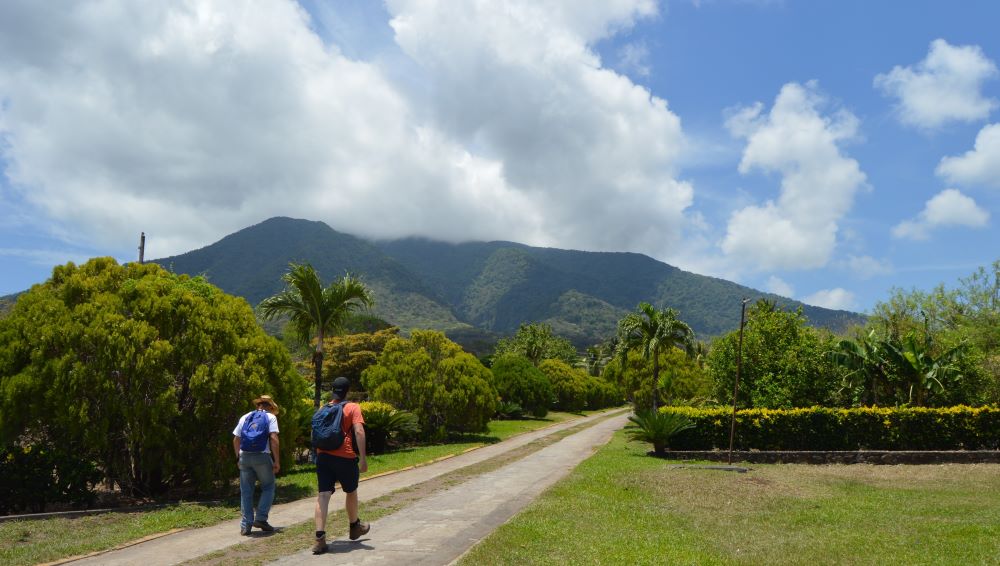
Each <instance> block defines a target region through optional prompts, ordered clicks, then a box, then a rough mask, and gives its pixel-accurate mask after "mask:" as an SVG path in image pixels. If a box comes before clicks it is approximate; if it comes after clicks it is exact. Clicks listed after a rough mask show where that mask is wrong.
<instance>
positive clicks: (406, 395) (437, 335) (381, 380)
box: [361, 330, 497, 440]
mask: <svg viewBox="0 0 1000 566" xmlns="http://www.w3.org/2000/svg"><path fill="white" fill-rule="evenodd" d="M492 378H493V374H492V373H490V370H488V369H486V367H485V366H483V364H481V363H480V362H479V360H477V359H476V358H475V357H474V356H472V355H471V354H468V353H466V352H464V351H463V350H462V348H461V347H460V346H459V345H458V344H455V343H454V342H452V341H451V340H448V339H447V338H445V336H444V334H442V333H441V332H436V331H432V330H414V331H413V333H412V337H411V338H410V339H406V338H394V339H393V340H391V341H390V342H389V343H388V344H386V346H385V349H384V350H383V351H382V353H381V354H379V356H378V361H377V362H376V363H375V365H373V366H371V367H369V368H368V369H366V370H365V371H364V373H362V375H361V382H362V383H363V384H364V386H365V390H367V391H368V392H369V393H370V394H371V396H372V399H374V400H376V401H385V402H386V403H390V404H391V405H393V406H394V407H398V408H400V409H404V410H407V411H411V412H413V414H415V415H416V416H417V420H418V421H419V422H420V430H421V434H422V436H423V437H424V438H426V439H429V440H439V439H442V438H444V437H445V436H446V435H447V433H448V432H449V431H455V432H480V431H484V430H486V424H487V423H488V422H489V420H490V418H491V417H492V416H493V414H494V413H495V412H496V402H497V393H496V390H495V389H494V388H493V385H492V384H491V383H490V382H491V381H492Z"/></svg>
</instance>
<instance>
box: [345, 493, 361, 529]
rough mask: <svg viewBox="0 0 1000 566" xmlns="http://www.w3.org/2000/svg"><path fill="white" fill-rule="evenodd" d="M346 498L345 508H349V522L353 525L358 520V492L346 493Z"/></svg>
mask: <svg viewBox="0 0 1000 566" xmlns="http://www.w3.org/2000/svg"><path fill="white" fill-rule="evenodd" d="M344 496H345V503H344V507H346V508H347V520H348V521H350V522H352V523H353V522H355V521H357V520H358V490H356V489H355V490H354V491H352V492H350V493H345V494H344Z"/></svg>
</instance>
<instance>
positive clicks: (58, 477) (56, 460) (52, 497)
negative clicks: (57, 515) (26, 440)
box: [0, 446, 101, 514]
mask: <svg viewBox="0 0 1000 566" xmlns="http://www.w3.org/2000/svg"><path fill="white" fill-rule="evenodd" d="M0 478H3V481H0V514H8V513H24V512H34V513H40V512H42V511H45V507H46V506H47V505H48V504H49V503H62V504H68V505H72V506H74V507H81V506H82V507H89V506H91V505H92V504H93V503H94V500H95V498H96V494H95V493H94V491H93V488H94V486H95V484H97V482H99V481H100V479H101V473H100V472H99V471H98V470H97V467H96V466H94V463H93V462H90V461H88V460H83V459H80V458H79V457H78V456H77V455H76V454H71V453H67V452H65V451H62V450H58V449H55V448H52V447H48V446H25V447H21V446H12V447H10V448H8V449H3V450H0Z"/></svg>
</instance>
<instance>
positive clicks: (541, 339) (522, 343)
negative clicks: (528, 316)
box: [493, 324, 579, 366]
mask: <svg viewBox="0 0 1000 566" xmlns="http://www.w3.org/2000/svg"><path fill="white" fill-rule="evenodd" d="M507 354H515V355H518V356H523V357H524V358H527V359H528V360H529V361H531V363H532V364H534V365H536V366H537V365H539V364H541V363H542V362H543V361H545V360H562V361H563V362H565V363H567V364H570V365H574V364H576V362H577V359H578V357H579V356H577V353H576V348H574V347H573V344H572V343H570V341H569V340H567V339H565V338H562V337H559V336H556V335H555V334H554V333H553V332H552V327H551V326H549V325H548V324H522V325H521V327H520V328H518V329H517V333H516V334H515V335H514V336H513V337H512V338H502V339H500V341H498V342H497V347H496V351H495V352H494V354H493V355H494V356H495V357H499V356H504V355H507Z"/></svg>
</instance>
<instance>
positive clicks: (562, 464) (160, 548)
mask: <svg viewBox="0 0 1000 566" xmlns="http://www.w3.org/2000/svg"><path fill="white" fill-rule="evenodd" d="M607 414H608V413H602V414H598V415H592V416H589V417H585V418H582V419H574V420H571V421H566V422H562V423H559V424H557V425H554V426H550V427H547V428H544V429H541V430H537V431H533V432H529V433H525V434H521V435H518V436H515V437H513V438H510V439H508V440H505V441H503V442H499V443H497V444H492V445H489V446H485V447H483V448H479V449H476V450H472V451H470V452H466V453H464V454H460V455H458V456H455V457H452V458H448V459H444V460H441V461H438V462H435V463H432V464H428V465H424V466H419V467H416V468H412V469H409V470H403V471H399V472H395V473H390V474H386V475H382V476H377V477H372V478H369V479H365V480H363V481H362V482H361V486H360V487H359V488H358V495H359V498H360V500H361V502H362V503H364V502H365V501H370V500H373V499H376V498H378V497H381V496H383V495H386V494H389V493H392V492H394V491H397V490H399V489H403V488H407V487H410V486H413V485H416V484H419V483H422V482H424V481H427V480H430V479H433V478H435V477H438V476H441V475H443V474H446V473H449V472H452V471H454V470H458V469H461V468H464V467H466V466H470V465H472V464H476V463H478V462H482V461H485V460H488V459H490V458H493V457H496V456H499V455H501V454H504V453H505V452H508V451H510V450H513V449H515V448H519V447H521V446H524V445H526V444H530V443H531V442H534V441H535V440H538V439H539V438H543V437H545V436H548V435H550V434H554V433H557V432H559V431H562V430H565V429H568V428H572V427H575V426H578V425H581V424H583V423H588V422H594V421H596V420H600V419H601V418H603V417H605V416H607ZM625 418H626V416H625V412H624V411H619V412H618V414H617V416H615V417H612V418H610V419H608V420H607V421H605V422H601V423H599V424H598V426H596V427H590V428H588V429H586V430H584V431H582V432H580V433H576V434H574V435H572V436H570V437H567V438H565V439H563V440H562V441H560V442H559V443H556V444H555V445H553V446H550V447H548V448H545V449H543V450H541V451H539V452H536V453H535V454H533V455H531V456H529V457H528V458H525V459H524V460H529V459H530V460H531V461H533V462H537V463H536V465H535V466H536V467H535V468H531V469H523V470H522V469H521V468H517V469H511V470H509V471H507V472H506V474H508V475H510V476H514V475H516V474H519V473H525V474H528V475H527V476H526V477H524V478H521V479H520V480H517V481H513V482H512V483H514V484H519V485H520V487H522V488H528V489H529V491H524V492H523V493H521V494H514V495H508V496H507V497H508V498H513V499H518V500H520V499H523V503H522V504H521V505H520V506H517V507H516V509H520V508H521V507H523V505H524V504H526V503H527V502H528V501H530V500H531V498H532V497H534V496H535V495H537V493H540V492H541V490H542V489H544V487H542V488H540V489H537V491H534V492H532V491H530V489H531V488H534V487H535V485H534V484H535V483H536V482H539V483H542V482H545V481H548V482H549V483H548V484H546V487H547V485H550V484H551V483H554V482H555V481H556V480H557V479H559V478H560V477H562V476H563V475H565V474H566V473H568V471H569V470H571V469H572V468H573V467H574V466H576V464H577V463H579V462H580V461H582V460H583V459H585V458H586V457H588V456H589V455H590V454H591V453H592V451H593V448H594V447H595V446H600V445H601V444H603V443H604V442H606V441H607V439H608V438H610V436H611V433H612V432H613V431H614V430H616V429H618V428H621V426H622V425H623V424H624V422H625ZM594 434H597V437H596V440H595V437H593V436H592V435H594ZM581 435H583V436H581ZM584 437H586V438H587V439H586V440H584V439H583V438H584ZM578 438H579V440H577V439H578ZM557 446H559V447H561V449H560V450H559V451H555V452H548V451H549V450H551V449H553V448H555V447H557ZM542 453H547V454H550V456H546V457H540V455H541V454H542ZM524 460H522V461H524ZM569 462H572V464H569ZM515 465H517V463H515V464H511V465H509V466H506V467H504V468H502V469H501V470H498V471H497V472H493V473H491V474H485V475H484V476H481V477H486V476H493V475H494V474H496V473H498V472H501V471H502V470H507V469H508V468H511V466H515ZM546 472H549V473H546ZM552 474H557V475H552ZM541 476H544V477H541ZM477 479H478V478H477ZM514 479H516V478H514ZM550 479H551V481H549V480H550ZM472 481H476V480H472ZM500 481H501V480H500V479H497V478H493V479H492V480H491V482H492V483H487V484H485V485H486V486H487V487H486V489H484V490H483V491H484V492H494V491H497V486H498V485H499V483H498V482H500ZM507 481H508V480H506V479H505V480H503V482H504V483H506V482H507ZM469 483H471V482H469ZM463 485H465V484H463ZM456 489H457V488H456ZM451 491H454V489H453V490H449V491H448V492H451ZM448 492H445V493H448ZM343 498H344V495H343V493H342V492H340V491H339V490H338V491H337V492H336V493H335V494H334V497H333V498H332V499H331V501H330V509H331V511H332V510H337V509H342V508H343V506H344V501H343ZM431 499H433V498H431ZM457 499H458V500H460V503H461V506H463V507H464V506H467V504H468V502H469V498H468V496H464V497H458V498H457ZM477 505H478V504H477ZM314 506H315V498H312V497H310V498H306V499H301V500H299V501H294V502H291V503H285V504H281V505H275V506H274V507H272V508H271V513H270V515H269V517H268V521H269V522H270V523H271V524H272V525H275V526H276V527H280V526H283V525H290V524H295V523H301V522H302V521H306V520H310V519H311V518H312V516H313V509H314ZM418 506H419V504H418V505H417V506H414V507H418ZM438 508H441V507H440V503H439V504H438ZM363 509H364V505H362V511H363ZM411 509H412V508H411ZM406 511H409V510H404V511H403V512H400V513H397V514H395V515H392V516H390V517H385V518H383V519H382V520H381V521H379V522H377V523H373V524H372V533H371V536H370V537H365V538H363V539H362V540H361V541H358V542H360V543H361V544H360V545H359V544H358V542H354V543H351V545H350V546H348V547H345V548H350V549H353V548H356V547H362V545H363V546H370V547H371V548H373V549H374V548H385V549H386V550H387V551H389V549H390V546H389V540H388V539H383V537H387V536H390V535H391V533H392V532H394V531H392V530H391V529H398V530H399V531H407V530H408V531H410V532H414V528H415V527H414V523H413V521H428V524H427V525H425V526H426V527H429V528H432V527H433V526H434V525H433V524H431V523H432V522H433V521H437V522H440V521H439V520H438V519H433V521H432V520H431V519H429V518H427V519H421V518H407V517H406V516H405V515H406V513H405V512H406ZM514 512H516V510H513V511H511V512H510V513H509V514H506V517H509V516H510V515H512V514H513V513H514ZM500 515H504V513H500ZM500 515H498V516H500ZM397 516H398V517H401V519H398V520H402V521H404V522H407V521H408V522H410V527H409V528H407V527H406V526H405V525H404V526H402V527H392V524H393V523H392V519H393V518H395V517H397ZM414 517H419V516H414ZM504 520H506V518H504V519H503V520H501V521H499V522H496V521H495V518H494V520H491V521H489V522H488V523H484V524H489V525H492V526H489V527H488V528H486V530H484V531H483V532H482V533H481V534H478V536H475V538H474V539H469V538H468V537H467V540H471V541H472V542H468V543H467V544H466V545H465V548H468V547H470V546H471V545H472V544H473V542H474V541H475V540H478V539H479V538H481V537H482V536H483V535H485V534H486V533H488V532H490V531H491V530H492V529H493V528H495V527H496V525H499V524H500V523H502V522H503V521H504ZM466 522H468V520H467V519H463V524H464V523H466ZM466 526H469V527H470V528H471V527H472V526H474V525H466ZM379 529H381V530H382V534H381V535H380V534H378V531H379ZM471 534H474V533H471ZM471 534H470V536H471ZM376 536H377V537H378V538H377V539H376V538H373V537H376ZM247 540H248V539H247V538H246V537H242V536H240V535H239V518H238V517H234V519H233V520H232V521H226V522H223V523H219V524H217V525H213V526H211V527H205V528H201V529H191V530H185V531H181V532H178V533H173V534H169V535H166V536H163V537H160V538H156V539H153V540H147V541H145V542H142V543H139V544H136V545H133V546H129V547H127V548H123V549H120V550H115V551H111V552H106V553H103V554H98V555H95V556H90V557H87V558H83V559H80V560H75V561H72V562H71V564H73V565H83V564H94V565H126V564H142V565H143V566H160V565H164V566H165V565H173V564H179V563H181V562H184V561H186V560H191V559H194V558H197V557H199V556H204V555H205V554H209V553H211V552H215V551H217V550H222V549H225V548H228V547H231V546H234V545H237V544H240V543H243V542H246V541H247ZM383 540H385V541H386V542H384V543H383V542H382V541H383ZM395 540H396V543H399V542H400V541H401V540H402V539H398V538H397V539H395ZM420 540H422V541H423V540H430V539H429V538H428V539H420ZM376 544H378V545H379V546H376ZM330 548H331V551H334V554H333V555H336V551H339V550H340V549H341V545H340V544H339V543H336V542H335V543H333V544H331V547H330ZM463 551H464V550H463ZM307 554H308V555H307V556H302V557H301V558H300V559H301V560H302V561H311V560H313V559H322V558H323V556H317V557H313V556H312V554H311V553H307ZM361 554H365V555H369V554H370V555H371V558H368V560H371V559H374V558H377V556H379V555H382V554H384V553H382V552H375V553H371V552H366V553H361ZM397 554H399V555H402V553H399V552H394V553H392V555H397ZM425 554H427V553H421V556H423V555H425ZM327 556H329V555H327ZM428 556H430V555H429V554H428ZM455 556H457V554H456V555H455ZM297 557H298V555H293V556H292V557H289V560H293V562H292V563H294V560H296V559H299V558H297ZM341 558H346V557H341ZM361 558H362V556H360V554H359V556H358V559H359V560H360V559H361ZM453 558H454V557H453ZM354 560H355V557H354V555H353V554H352V555H351V557H350V562H353V561H354ZM449 560H451V559H449ZM449 560H446V561H444V562H431V563H439V564H444V563H447V562H448V561H449ZM339 562H342V563H343V560H340V561H339ZM358 563H361V562H358ZM365 563H369V562H365ZM380 563H383V562H380ZM384 563H386V564H390V563H399V564H402V563H407V564H409V563H414V562H413V561H412V560H404V561H403V562H384Z"/></svg>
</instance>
